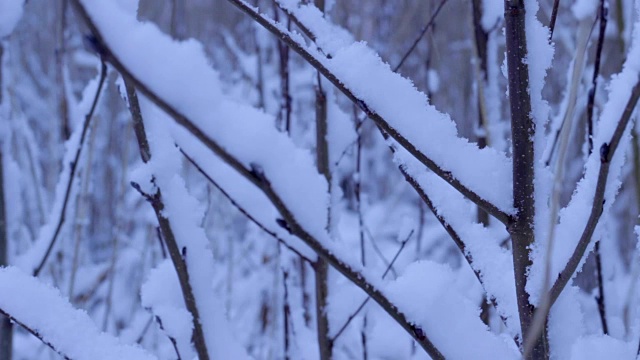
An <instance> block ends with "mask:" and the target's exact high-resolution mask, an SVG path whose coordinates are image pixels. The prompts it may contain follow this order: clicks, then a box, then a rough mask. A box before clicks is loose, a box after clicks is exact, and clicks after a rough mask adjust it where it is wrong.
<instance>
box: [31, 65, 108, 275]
mask: <svg viewBox="0 0 640 360" xmlns="http://www.w3.org/2000/svg"><path fill="white" fill-rule="evenodd" d="M106 77H107V65H106V64H105V63H104V61H102V64H101V66H100V80H99V82H98V88H97V90H96V94H95V96H94V97H93V102H92V104H91V108H90V110H89V112H88V113H87V115H86V116H85V119H84V122H83V124H82V133H81V135H80V140H79V142H78V146H77V148H76V154H75V156H74V158H73V161H72V162H71V164H69V180H68V181H67V186H66V188H65V192H64V200H63V203H62V207H61V209H60V213H59V214H54V215H53V216H57V217H58V221H57V222H56V229H55V231H54V233H53V236H52V237H51V240H49V245H48V247H47V250H46V252H45V254H44V256H43V257H42V259H41V260H40V262H39V264H38V266H36V268H35V269H34V270H33V276H38V274H39V273H40V271H42V268H43V267H44V265H45V263H46V262H47V259H48V258H49V255H50V254H51V250H53V246H54V245H55V244H56V240H57V239H58V235H59V234H60V230H61V229H62V224H64V221H65V218H66V212H67V205H68V203H69V197H70V196H71V189H72V188H73V182H74V181H73V180H74V178H75V175H76V170H77V169H78V161H79V160H80V155H81V154H82V149H83V148H84V143H85V141H84V140H85V137H86V135H87V131H88V130H89V124H90V123H91V119H92V118H93V114H94V112H95V110H96V108H97V105H98V100H99V99H100V94H101V93H102V88H103V87H104V81H105V79H106Z"/></svg>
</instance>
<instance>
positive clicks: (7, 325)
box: [0, 44, 13, 360]
mask: <svg viewBox="0 0 640 360" xmlns="http://www.w3.org/2000/svg"><path fill="white" fill-rule="evenodd" d="M3 55H4V45H3V44H0V104H2V103H3V101H4V94H3V92H4V84H3V75H4V74H3V71H4V66H3V64H4V56H3ZM4 141H5V139H0V266H6V265H9V236H8V231H7V213H6V204H5V194H4V162H3V161H2V160H3V159H2V156H3V147H4ZM12 349H13V326H12V325H11V321H9V318H7V317H4V316H2V317H1V318H0V359H7V360H11V352H12Z"/></svg>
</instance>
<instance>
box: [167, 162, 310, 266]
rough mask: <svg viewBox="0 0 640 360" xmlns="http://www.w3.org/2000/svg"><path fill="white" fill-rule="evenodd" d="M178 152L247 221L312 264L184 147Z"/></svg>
mask: <svg viewBox="0 0 640 360" xmlns="http://www.w3.org/2000/svg"><path fill="white" fill-rule="evenodd" d="M180 152H181V153H182V155H184V157H185V158H186V159H187V160H188V161H189V163H191V165H193V166H194V167H195V168H196V170H198V172H199V173H200V174H201V175H202V176H204V177H205V179H207V180H208V181H209V183H211V185H213V187H215V188H216V189H218V191H220V193H221V194H222V195H223V196H224V197H225V198H227V200H229V202H230V203H231V205H233V206H234V207H235V208H236V209H237V210H238V211H240V213H241V214H242V215H244V216H246V218H247V219H249V221H251V222H252V223H254V224H255V225H256V226H257V227H258V228H260V230H262V231H264V232H265V233H267V234H268V235H269V236H271V237H272V238H274V239H276V240H277V241H278V242H279V243H280V244H282V245H284V247H286V248H287V249H289V250H291V252H293V253H295V254H296V255H298V256H299V257H300V258H301V259H302V260H304V261H306V262H307V263H309V264H311V265H312V266H313V264H314V261H312V260H311V259H309V258H308V257H306V256H304V255H302V253H301V252H300V251H298V249H296V248H294V247H293V246H291V245H289V244H288V243H287V242H286V241H284V240H283V239H282V238H281V237H280V236H278V234H276V233H275V232H273V231H271V230H269V229H268V228H267V227H266V226H265V225H264V224H262V223H261V222H260V221H258V219H256V218H255V217H253V216H252V215H251V214H250V213H249V212H248V211H247V210H245V209H244V208H243V207H242V206H240V204H238V203H237V202H236V201H235V200H234V199H233V198H232V197H231V195H229V193H228V192H226V191H225V190H224V189H223V188H222V186H220V184H218V182H217V181H215V180H214V179H213V178H212V177H211V176H209V174H207V172H206V171H204V169H203V168H202V167H201V166H200V165H199V164H198V163H197V162H196V161H195V160H194V159H193V158H192V157H191V156H189V154H187V153H186V152H185V151H184V149H180Z"/></svg>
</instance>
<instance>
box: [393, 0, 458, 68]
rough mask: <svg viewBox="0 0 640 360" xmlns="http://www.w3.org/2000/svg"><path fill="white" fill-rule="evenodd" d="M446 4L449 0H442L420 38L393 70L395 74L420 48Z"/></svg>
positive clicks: (417, 37)
mask: <svg viewBox="0 0 640 360" xmlns="http://www.w3.org/2000/svg"><path fill="white" fill-rule="evenodd" d="M446 3H447V0H441V1H440V4H439V5H438V7H437V8H436V9H435V11H434V12H433V14H432V15H431V18H430V19H429V21H428V22H427V24H426V25H425V26H423V27H422V29H421V30H420V32H419V33H418V36H416V38H415V40H413V43H412V44H411V46H410V47H409V49H408V50H407V51H406V52H405V54H404V56H403V57H402V59H400V62H398V65H396V67H395V68H393V71H394V72H396V71H398V70H400V68H401V67H402V65H403V64H404V62H405V61H407V59H408V58H409V55H411V53H412V52H413V50H415V48H416V47H417V46H418V44H419V43H420V40H422V38H423V37H424V35H425V34H426V33H427V31H428V30H429V29H430V28H431V27H432V26H433V25H434V24H435V21H436V18H437V17H438V14H439V13H440V10H442V7H444V4H446Z"/></svg>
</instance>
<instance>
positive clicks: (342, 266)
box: [72, 0, 506, 359]
mask: <svg viewBox="0 0 640 360" xmlns="http://www.w3.org/2000/svg"><path fill="white" fill-rule="evenodd" d="M72 3H73V4H74V6H75V8H76V9H77V11H78V14H79V16H80V17H81V18H82V19H84V20H85V22H86V24H87V26H88V27H89V29H90V30H91V31H92V32H93V34H94V35H95V36H96V38H97V39H98V41H99V43H100V44H101V45H102V51H103V54H104V55H103V56H104V59H105V60H106V61H108V62H109V63H110V64H112V65H113V66H114V67H115V68H116V69H117V70H118V71H119V72H120V73H121V74H122V75H123V76H125V77H126V78H127V79H129V81H131V83H132V84H133V85H134V86H135V87H136V88H137V89H138V90H139V91H142V93H144V94H145V96H147V98H149V99H150V100H151V101H152V102H153V103H155V104H156V106H158V107H159V108H160V109H162V110H163V111H164V112H166V113H167V114H168V115H169V116H171V117H172V118H173V119H174V121H176V123H178V124H179V125H180V126H182V127H183V128H184V129H185V130H187V131H188V132H190V133H191V134H192V135H193V136H195V137H196V138H197V139H198V140H199V141H201V142H202V143H203V144H204V145H205V146H207V147H208V148H209V150H211V151H212V152H213V153H214V154H216V155H217V156H218V157H220V158H221V159H222V160H223V161H224V162H226V163H227V164H228V165H229V166H231V167H232V168H233V169H234V170H236V171H237V172H238V173H239V174H240V175H242V176H243V177H244V178H246V179H247V180H249V181H250V182H251V183H253V184H254V185H255V186H256V187H258V188H259V189H261V190H262V191H263V193H264V194H265V195H266V196H267V198H269V200H271V202H272V203H273V205H274V206H275V207H276V209H278V211H280V213H281V215H282V216H283V218H284V222H285V224H286V225H287V227H288V228H289V229H290V230H291V232H292V234H294V235H296V236H298V237H299V238H300V239H301V240H303V241H304V242H305V243H306V244H307V245H308V246H309V247H310V248H311V249H312V250H314V251H315V252H316V253H317V254H318V255H319V256H320V257H322V258H323V259H325V260H326V261H327V262H328V263H329V264H330V265H331V266H333V267H334V268H335V269H336V270H338V271H339V272H340V273H341V274H343V275H344V276H345V277H346V278H348V279H349V280H350V281H351V282H353V283H354V284H355V285H356V286H358V287H359V288H361V289H362V290H364V291H365V292H366V293H367V294H369V295H370V296H371V298H373V299H374V300H375V301H376V302H377V303H378V304H379V305H380V306H381V307H382V308H383V309H384V310H385V311H386V312H387V313H388V314H389V315H390V316H391V317H392V318H393V319H394V320H395V321H396V322H397V323H398V324H399V325H400V326H402V328H403V329H405V331H407V332H408V333H409V334H410V335H411V336H412V337H413V338H414V339H415V340H416V341H417V342H418V344H420V346H421V347H422V348H423V349H424V350H425V351H426V352H427V353H428V354H429V355H430V356H431V357H432V358H434V359H444V356H443V355H442V353H441V352H440V351H439V350H438V349H437V348H436V346H435V345H434V344H433V343H432V342H431V340H430V339H429V338H428V337H427V335H426V334H425V333H424V331H423V330H422V329H421V328H420V327H419V326H418V325H417V324H415V323H413V322H411V321H410V320H409V319H408V318H407V317H406V315H405V314H404V313H403V312H401V311H400V310H399V309H398V308H397V307H396V305H395V304H394V303H392V302H391V301H390V300H389V299H388V298H387V297H386V296H385V295H384V294H383V293H382V292H381V291H380V289H378V288H376V287H374V286H373V285H372V284H371V283H369V282H368V281H367V280H366V278H365V277H364V276H363V274H362V273H360V272H358V271H356V270H354V269H353V268H352V267H351V266H350V265H348V264H347V263H344V262H343V261H342V260H340V259H339V258H338V257H337V256H336V255H335V254H334V253H333V252H332V251H331V250H330V249H328V248H326V247H325V246H324V245H323V244H322V243H321V242H320V241H319V240H318V239H316V238H315V237H313V236H312V235H311V234H310V233H308V232H307V231H306V230H305V229H304V228H303V227H302V225H301V224H299V223H298V222H297V220H296V219H295V216H294V214H293V213H292V212H291V211H290V210H289V209H288V208H287V206H286V205H285V203H284V201H283V200H282V199H281V198H280V196H279V195H278V194H277V193H276V192H275V190H274V189H273V188H272V187H271V184H270V183H269V181H268V179H267V178H266V177H265V176H264V173H262V172H260V171H258V169H257V167H253V168H251V169H249V168H246V167H245V166H244V164H242V163H241V162H240V161H239V160H238V159H236V158H235V157H234V156H233V155H231V154H230V153H228V152H227V151H226V150H225V149H224V148H223V147H221V146H220V144H218V143H216V142H215V141H213V140H212V139H211V138H209V137H208V136H207V135H206V134H205V133H204V132H203V131H202V130H201V129H200V128H198V127H197V126H196V125H195V124H194V123H193V122H192V121H191V120H189V119H188V118H187V117H186V116H184V115H183V114H182V113H181V112H179V111H178V110H177V109H175V108H174V107H172V106H171V105H169V104H168V103H167V102H165V101H164V100H163V99H161V98H160V97H159V96H158V95H157V94H155V93H154V92H153V91H152V90H151V89H150V88H149V87H148V86H147V85H146V84H144V83H143V82H142V81H141V80H139V79H138V78H136V77H135V76H134V75H133V74H132V73H131V72H130V71H129V69H127V68H126V67H125V66H124V64H123V63H122V62H121V61H120V59H119V58H118V57H117V56H115V55H114V54H113V53H112V52H111V51H110V50H109V48H108V47H107V46H106V44H105V43H104V41H102V40H103V39H102V35H101V33H100V31H99V30H98V28H97V26H96V25H95V24H94V23H93V21H92V19H91V17H90V16H89V14H88V13H87V11H86V9H85V8H84V7H83V6H82V4H81V3H80V1H79V0H73V1H72ZM336 81H337V80H336ZM505 216H506V214H505Z"/></svg>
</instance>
